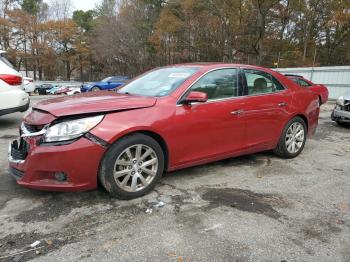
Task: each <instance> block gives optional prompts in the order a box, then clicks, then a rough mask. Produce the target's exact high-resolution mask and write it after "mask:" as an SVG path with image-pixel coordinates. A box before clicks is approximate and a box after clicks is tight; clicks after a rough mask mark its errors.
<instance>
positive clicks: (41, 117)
mask: <svg viewBox="0 0 350 262" xmlns="http://www.w3.org/2000/svg"><path fill="white" fill-rule="evenodd" d="M33 110H34V111H30V113H29V114H26V115H25V116H24V118H23V121H24V122H25V123H27V124H29V125H39V126H41V125H46V124H49V123H51V122H52V121H54V120H55V119H56V117H55V116H53V115H51V114H50V113H47V112H42V111H38V110H35V109H33Z"/></svg>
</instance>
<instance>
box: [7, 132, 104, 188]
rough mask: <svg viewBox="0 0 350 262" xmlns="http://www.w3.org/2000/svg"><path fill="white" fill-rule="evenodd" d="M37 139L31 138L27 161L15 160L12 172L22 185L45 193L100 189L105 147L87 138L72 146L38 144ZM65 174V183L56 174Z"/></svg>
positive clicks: (28, 140)
mask: <svg viewBox="0 0 350 262" xmlns="http://www.w3.org/2000/svg"><path fill="white" fill-rule="evenodd" d="M37 140H38V139H35V138H31V139H27V140H26V141H27V143H28V145H29V146H28V147H29V150H28V154H27V157H26V158H25V160H21V161H18V160H15V159H12V158H11V152H9V166H10V173H11V174H12V175H13V176H14V177H15V178H16V181H17V183H18V184H19V185H21V186H24V187H27V188H31V189H37V190H44V191H66V192H73V191H84V190H90V189H94V188H96V187H97V173H98V169H99V164H100V161H101V158H102V156H103V154H104V151H105V148H104V147H103V146H101V145H98V144H96V143H94V142H92V141H90V140H88V139H86V138H80V139H79V140H77V141H75V142H73V143H71V144H68V145H39V146H38V145H37ZM57 173H63V174H65V175H66V176H67V179H66V180H65V181H59V180H58V179H57V178H56V177H55V175H56V174H57Z"/></svg>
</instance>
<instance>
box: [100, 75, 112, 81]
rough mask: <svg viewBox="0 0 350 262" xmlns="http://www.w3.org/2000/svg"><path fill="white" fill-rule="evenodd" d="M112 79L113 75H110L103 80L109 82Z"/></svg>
mask: <svg viewBox="0 0 350 262" xmlns="http://www.w3.org/2000/svg"><path fill="white" fill-rule="evenodd" d="M111 79H112V77H111V76H110V77H107V78H105V79H103V80H102V81H101V82H108V81H111Z"/></svg>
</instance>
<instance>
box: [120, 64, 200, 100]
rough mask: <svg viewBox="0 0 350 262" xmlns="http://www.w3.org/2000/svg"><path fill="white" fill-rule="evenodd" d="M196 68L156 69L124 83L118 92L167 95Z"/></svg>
mask: <svg viewBox="0 0 350 262" xmlns="http://www.w3.org/2000/svg"><path fill="white" fill-rule="evenodd" d="M198 70H199V68H195V67H167V68H160V69H156V70H153V71H150V72H147V73H145V74H143V75H141V76H140V77H139V78H137V79H135V80H134V81H132V82H130V83H128V84H126V85H125V86H123V87H122V88H121V89H119V91H118V92H119V93H122V94H126V93H127V94H132V95H142V96H157V97H160V96H167V95H169V94H170V93H171V92H173V91H174V90H176V88H178V87H179V86H180V85H181V84H182V83H183V82H185V80H186V79H188V78H189V77H190V76H192V75H193V74H195V73H196V72H198Z"/></svg>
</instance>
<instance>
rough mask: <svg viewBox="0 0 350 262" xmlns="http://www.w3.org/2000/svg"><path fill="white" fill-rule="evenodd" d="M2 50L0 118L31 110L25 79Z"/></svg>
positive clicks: (0, 62)
mask: <svg viewBox="0 0 350 262" xmlns="http://www.w3.org/2000/svg"><path fill="white" fill-rule="evenodd" d="M4 54H5V52H4V51H1V50H0V116H2V115H6V114H10V113H14V112H24V111H26V110H27V109H28V108H29V96H28V94H27V93H26V92H24V91H23V85H22V82H23V78H22V75H21V74H20V73H19V72H17V71H16V70H15V69H14V68H13V66H12V65H11V63H10V62H9V61H8V60H7V59H6V58H5V57H4Z"/></svg>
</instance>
